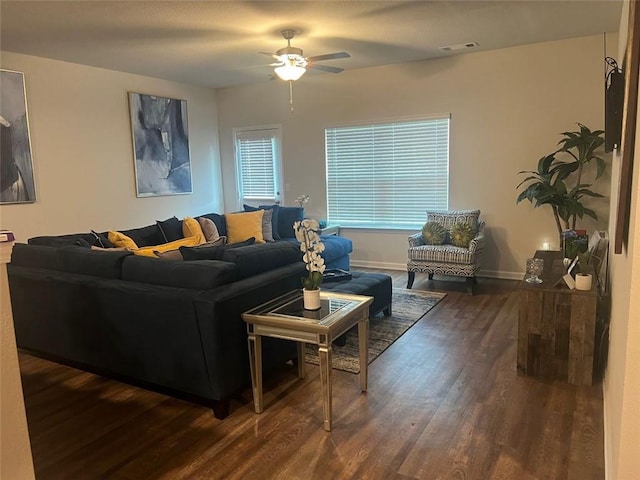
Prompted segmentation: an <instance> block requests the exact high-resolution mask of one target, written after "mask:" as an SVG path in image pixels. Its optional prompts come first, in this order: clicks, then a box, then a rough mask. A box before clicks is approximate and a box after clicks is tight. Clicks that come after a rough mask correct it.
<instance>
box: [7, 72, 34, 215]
mask: <svg viewBox="0 0 640 480" xmlns="http://www.w3.org/2000/svg"><path fill="white" fill-rule="evenodd" d="M0 135H1V137H0V204H6V203H33V202H35V201H36V185H35V180H34V175H33V159H32V156H31V137H30V134H29V119H28V115H27V96H26V91H25V82H24V74H23V73H21V72H14V71H11V70H1V69H0Z"/></svg>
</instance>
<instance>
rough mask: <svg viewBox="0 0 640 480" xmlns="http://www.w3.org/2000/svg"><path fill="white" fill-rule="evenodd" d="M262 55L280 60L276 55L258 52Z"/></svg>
mask: <svg viewBox="0 0 640 480" xmlns="http://www.w3.org/2000/svg"><path fill="white" fill-rule="evenodd" d="M258 53H259V54H260V55H268V56H270V57H273V58H275V59H278V58H280V57H278V56H277V55H276V54H275V53H269V52H258Z"/></svg>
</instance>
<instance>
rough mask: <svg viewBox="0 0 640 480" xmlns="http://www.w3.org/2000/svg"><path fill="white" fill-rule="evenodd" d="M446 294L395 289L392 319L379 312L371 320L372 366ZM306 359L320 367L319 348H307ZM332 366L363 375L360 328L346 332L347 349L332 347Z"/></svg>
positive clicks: (370, 359)
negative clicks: (360, 358) (360, 356)
mask: <svg viewBox="0 0 640 480" xmlns="http://www.w3.org/2000/svg"><path fill="white" fill-rule="evenodd" d="M446 295H447V294H446V293H436V292H424V291H419V290H405V289H394V290H393V298H392V304H391V316H390V317H385V316H384V315H383V314H382V313H379V314H378V315H376V316H375V317H373V318H370V319H369V363H371V362H373V361H374V360H375V359H376V358H377V357H378V355H380V354H381V353H382V352H384V351H385V350H386V349H387V348H389V345H391V344H392V343H393V342H395V341H396V340H397V339H398V338H400V337H401V336H402V334H404V332H406V331H407V330H409V328H411V327H412V326H413V324H415V323H416V322H417V321H418V320H420V319H421V318H422V317H423V316H424V315H425V314H426V313H427V312H428V311H429V310H431V309H432V308H433V307H435V306H436V305H437V304H438V302H439V301H440V300H442V299H443V298H444V297H445V296H446ZM305 360H306V362H307V363H313V364H315V365H318V364H319V360H318V347H317V346H316V345H310V344H307V345H306V352H305ZM331 363H332V364H333V368H336V369H338V370H344V371H345V372H351V373H359V372H360V362H359V361H358V329H357V327H356V328H352V329H351V330H349V331H348V332H347V333H346V343H345V345H344V346H338V345H335V344H334V345H333V353H332V362H331Z"/></svg>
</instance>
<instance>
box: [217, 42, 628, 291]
mask: <svg viewBox="0 0 640 480" xmlns="http://www.w3.org/2000/svg"><path fill="white" fill-rule="evenodd" d="M612 37H613V38H617V36H616V35H609V36H608V38H609V43H613V44H614V45H615V43H616V42H615V41H613V42H612V40H611V38H612ZM602 45H603V38H602V35H597V36H590V37H583V38H576V39H571V40H565V41H558V42H550V43H543V44H536V45H528V46H524V47H516V48H508V49H503V50H495V51H489V52H477V53H473V54H467V55H459V56H453V57H449V58H443V59H438V60H429V61H421V62H412V63H405V64H399V65H389V66H383V67H375V68H369V69H360V70H353V71H349V70H346V71H345V72H343V73H341V74H340V75H329V74H322V73H320V74H314V73H311V74H309V75H307V76H305V77H303V78H302V80H300V81H298V82H296V83H295V84H294V92H293V94H294V106H295V111H294V112H293V113H291V112H290V111H289V105H288V100H289V99H288V95H289V91H288V88H287V85H286V84H284V83H283V82H280V81H273V82H264V83H262V84H259V85H253V86H246V87H235V88H227V89H220V90H218V91H217V99H218V114H219V119H220V120H219V124H220V147H221V157H222V165H223V177H224V179H225V182H226V184H227V186H229V187H230V186H232V185H233V182H232V179H234V178H235V177H234V175H235V173H234V160H233V141H232V128H234V127H243V126H249V125H260V124H270V123H280V124H282V127H283V156H284V160H283V163H284V167H283V169H284V181H285V184H288V185H289V187H290V188H289V190H287V188H286V185H285V199H284V203H285V204H291V203H292V202H293V200H294V199H295V198H296V197H297V196H298V195H300V194H302V193H306V194H309V195H310V196H311V201H310V203H309V204H308V205H307V212H308V214H309V215H312V216H316V217H319V218H324V217H325V216H326V207H325V205H326V196H325V163H324V136H323V135H324V128H325V127H326V126H330V125H335V124H341V123H348V122H367V121H370V120H380V119H387V118H402V117H406V116H416V115H425V114H434V113H435V114H437V113H451V153H450V172H451V185H450V208H480V209H481V210H482V212H483V217H484V219H485V220H486V222H487V225H488V229H487V235H488V244H489V249H488V258H487V261H486V263H485V267H484V272H485V274H489V275H501V276H504V277H512V278H520V275H521V272H522V270H523V269H524V267H523V266H524V264H525V259H526V258H527V256H530V255H531V254H532V253H533V251H534V250H535V249H536V248H540V246H541V244H542V242H547V241H549V242H552V243H553V244H557V243H558V242H557V240H556V239H557V234H556V231H555V224H554V221H553V218H552V215H551V212H550V210H547V209H546V208H548V207H545V208H541V209H537V210H535V209H533V208H532V207H531V205H530V204H526V205H525V204H521V205H518V206H516V205H515V198H516V190H515V187H516V185H517V183H518V182H519V179H518V175H517V172H518V171H520V170H528V169H534V168H536V166H537V161H538V159H539V158H540V157H541V156H543V155H545V154H547V153H551V152H552V151H553V150H554V149H555V148H556V143H557V141H558V140H559V139H560V136H559V133H560V132H563V131H567V130H574V129H576V128H577V126H576V125H575V123H576V122H581V123H584V124H586V125H588V126H589V127H591V128H592V129H596V128H598V129H599V128H603V125H604V107H603V102H604V93H603V50H602ZM343 63H344V66H346V67H347V68H348V60H345V61H344V62H343ZM340 65H342V63H341V64H340ZM597 189H598V190H600V191H601V192H603V193H605V194H608V190H609V180H608V176H607V178H603V179H601V180H600V181H599V182H598V185H597ZM225 205H226V207H227V209H228V210H231V209H235V208H238V207H239V206H240V205H239V203H238V200H237V198H236V191H235V189H233V188H226V189H225ZM596 208H597V210H598V212H599V214H600V216H601V222H600V223H599V225H600V227H601V228H602V227H606V225H607V221H608V218H607V217H608V204H607V201H606V200H605V201H601V202H600V203H599V204H598V206H597V207H596ZM584 226H585V227H586V228H588V229H590V230H591V229H593V223H592V222H590V221H587V222H584ZM409 233H413V232H408V231H385V232H379V231H375V232H372V231H367V230H348V231H346V232H345V235H347V236H349V237H350V238H351V239H352V240H353V241H354V253H353V255H352V263H353V264H354V265H370V266H377V267H382V268H384V267H390V268H393V267H395V268H403V266H404V265H406V246H407V235H408V234H409Z"/></svg>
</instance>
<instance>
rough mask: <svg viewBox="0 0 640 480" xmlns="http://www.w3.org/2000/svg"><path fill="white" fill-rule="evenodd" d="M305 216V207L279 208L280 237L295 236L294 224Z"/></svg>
mask: <svg viewBox="0 0 640 480" xmlns="http://www.w3.org/2000/svg"><path fill="white" fill-rule="evenodd" d="M303 218H304V208H303V207H280V208H279V209H278V235H279V236H280V238H295V237H296V233H295V232H294V231H293V224H294V223H295V222H298V221H300V220H302V219H303Z"/></svg>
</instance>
